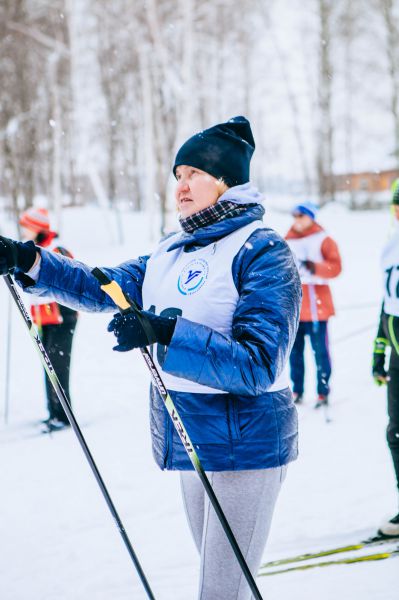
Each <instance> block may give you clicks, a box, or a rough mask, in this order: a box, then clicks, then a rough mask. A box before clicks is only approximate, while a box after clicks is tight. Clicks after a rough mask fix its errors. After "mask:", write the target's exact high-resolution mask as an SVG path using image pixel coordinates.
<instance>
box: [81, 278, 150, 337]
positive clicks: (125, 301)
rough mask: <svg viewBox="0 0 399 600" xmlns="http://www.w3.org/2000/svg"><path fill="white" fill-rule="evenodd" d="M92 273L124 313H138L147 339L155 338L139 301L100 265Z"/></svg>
mask: <svg viewBox="0 0 399 600" xmlns="http://www.w3.org/2000/svg"><path fill="white" fill-rule="evenodd" d="M91 274H92V275H94V277H95V278H96V279H97V281H98V282H99V283H100V284H101V285H100V287H101V289H102V290H103V292H105V293H106V294H108V296H109V297H110V298H112V300H113V301H114V302H115V304H116V306H117V307H118V308H119V310H120V311H121V313H122V314H125V313H128V312H132V311H133V312H134V313H135V314H136V316H137V318H138V320H139V322H140V324H141V326H142V328H143V329H144V332H145V334H146V336H147V340H151V339H154V331H153V328H152V325H151V323H150V322H149V320H148V319H147V317H146V315H143V309H142V308H141V307H140V306H139V305H138V304H137V302H135V301H134V300H133V299H132V298H130V297H129V296H128V295H127V294H125V292H124V291H123V290H122V288H121V286H120V285H119V283H117V282H116V281H115V280H114V279H109V277H107V275H106V274H105V273H104V272H103V271H101V269H99V268H98V267H95V268H94V269H93V270H92V272H91Z"/></svg>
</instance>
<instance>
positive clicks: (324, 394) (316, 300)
mask: <svg viewBox="0 0 399 600" xmlns="http://www.w3.org/2000/svg"><path fill="white" fill-rule="evenodd" d="M316 214H317V207H316V206H315V205H314V204H313V203H311V202H303V203H302V204H298V205H296V206H295V207H294V209H293V211H292V216H293V217H294V223H293V225H292V227H291V229H290V230H289V231H288V233H287V235H286V236H285V239H286V240H287V243H288V245H289V246H290V248H291V250H292V252H293V253H294V256H295V257H296V259H297V264H298V269H299V274H300V277H301V282H302V292H303V298H302V308H301V316H300V323H299V328H298V333H297V335H296V339H295V343H294V346H293V348H292V352H291V356H290V368H291V379H292V382H293V392H294V401H295V402H296V403H297V404H300V403H301V402H302V400H303V393H304V381H305V358H304V350H305V336H307V335H308V336H309V337H310V342H311V344H312V348H313V352H314V355H315V360H316V366H317V394H318V397H317V401H316V404H315V408H319V407H320V406H323V405H327V404H328V395H329V392H330V387H329V380H330V376H331V359H330V352H329V344H328V329H327V323H328V319H329V318H330V317H331V316H332V315H334V314H335V311H334V304H333V300H332V296H331V291H330V287H329V285H328V280H329V279H332V278H333V277H337V276H338V275H339V274H340V273H341V257H340V254H339V250H338V246H337V244H336V243H335V241H334V240H333V239H332V238H331V237H330V236H329V235H328V234H327V233H326V232H325V231H324V229H323V227H321V225H319V224H318V223H317V222H316V220H315V219H316Z"/></svg>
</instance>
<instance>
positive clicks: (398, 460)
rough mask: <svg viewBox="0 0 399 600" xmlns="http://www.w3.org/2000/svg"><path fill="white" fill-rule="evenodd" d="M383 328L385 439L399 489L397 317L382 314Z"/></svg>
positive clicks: (398, 341)
mask: <svg viewBox="0 0 399 600" xmlns="http://www.w3.org/2000/svg"><path fill="white" fill-rule="evenodd" d="M383 329H384V333H385V336H386V338H387V339H388V340H389V343H390V344H391V357H390V360H389V368H388V375H389V377H390V381H389V382H388V417H389V421H388V427H387V441H388V446H389V449H390V451H391V455H392V460H393V466H394V469H395V474H396V482H397V486H398V489H399V317H394V316H392V315H384V318H383Z"/></svg>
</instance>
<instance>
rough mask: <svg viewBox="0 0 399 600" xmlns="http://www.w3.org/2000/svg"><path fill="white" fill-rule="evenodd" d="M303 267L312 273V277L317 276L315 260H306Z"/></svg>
mask: <svg viewBox="0 0 399 600" xmlns="http://www.w3.org/2000/svg"><path fill="white" fill-rule="evenodd" d="M303 266H304V267H305V269H307V270H308V271H309V273H311V274H312V275H314V274H315V272H316V263H315V262H313V260H304V261H303Z"/></svg>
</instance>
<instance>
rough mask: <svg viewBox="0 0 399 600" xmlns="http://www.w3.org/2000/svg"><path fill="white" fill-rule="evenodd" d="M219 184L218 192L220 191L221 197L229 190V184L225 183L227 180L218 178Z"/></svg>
mask: <svg viewBox="0 0 399 600" xmlns="http://www.w3.org/2000/svg"><path fill="white" fill-rule="evenodd" d="M217 186H218V192H219V198H220V196H223V194H224V193H225V192H227V190H228V189H229V186H228V185H226V184H225V182H224V181H223V179H222V178H220V179H218V180H217Z"/></svg>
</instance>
